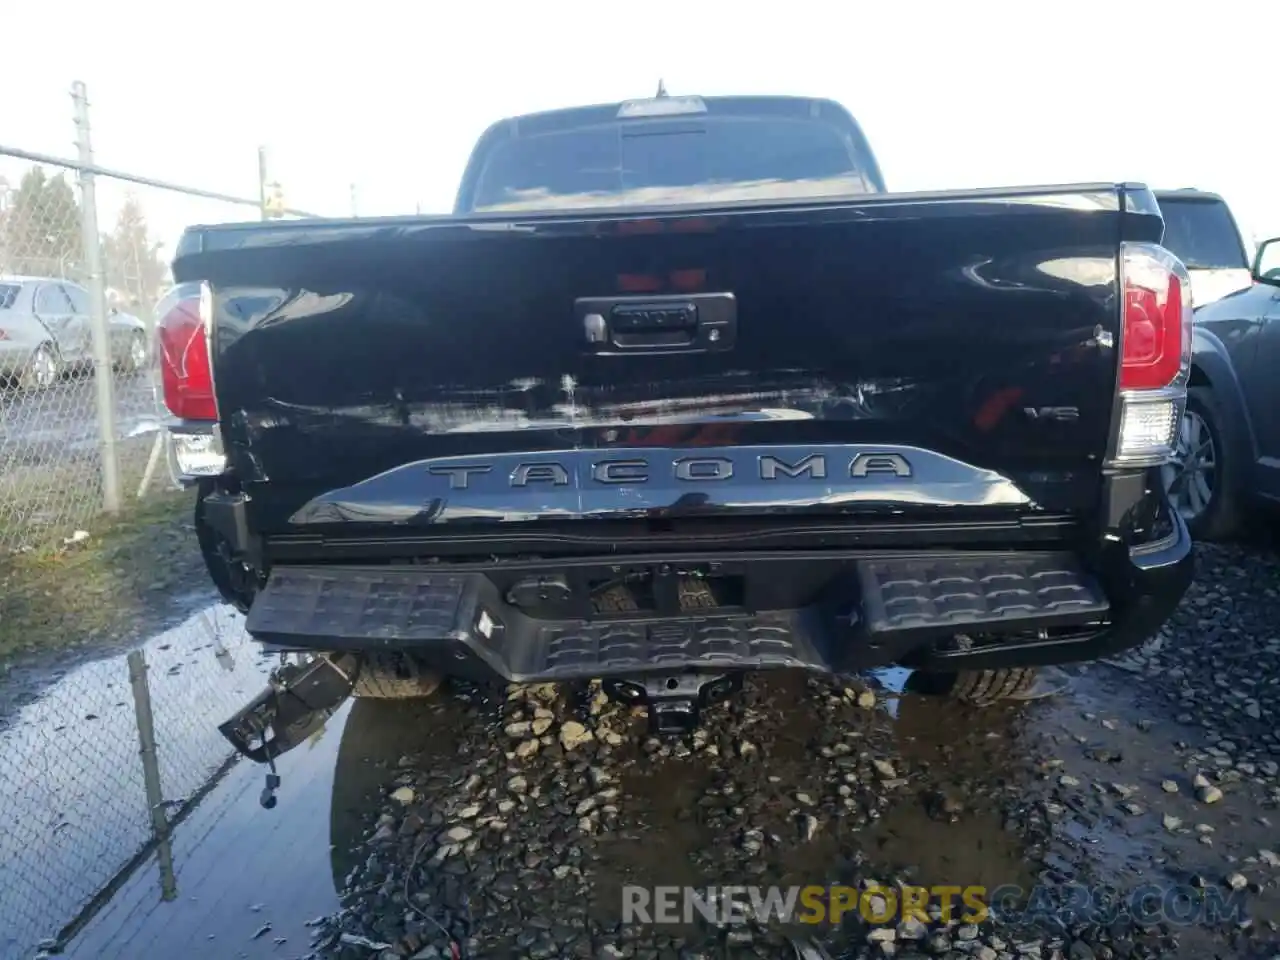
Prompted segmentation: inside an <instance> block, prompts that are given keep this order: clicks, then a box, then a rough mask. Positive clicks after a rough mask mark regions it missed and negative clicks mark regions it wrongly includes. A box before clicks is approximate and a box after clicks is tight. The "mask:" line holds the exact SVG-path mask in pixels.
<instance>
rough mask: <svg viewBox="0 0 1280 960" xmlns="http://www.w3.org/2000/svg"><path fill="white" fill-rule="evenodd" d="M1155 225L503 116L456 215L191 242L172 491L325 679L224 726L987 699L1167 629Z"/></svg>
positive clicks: (166, 352)
mask: <svg viewBox="0 0 1280 960" xmlns="http://www.w3.org/2000/svg"><path fill="white" fill-rule="evenodd" d="M1162 230H1163V224H1162V221H1161V217H1160V213H1159V208H1158V206H1157V203H1156V200H1155V198H1154V197H1153V195H1152V193H1151V192H1150V191H1149V190H1148V189H1147V188H1145V187H1143V186H1141V185H1133V184H1119V185H1115V184H1094V185H1075V186H1053V187H1042V188H1019V189H1009V190H981V191H966V192H953V193H934V194H895V193H889V192H886V190H885V186H884V182H883V179H882V176H881V173H880V171H879V168H878V166H877V163H876V160H875V159H874V157H873V155H872V153H871V150H870V149H869V147H868V145H867V142H866V140H865V138H864V136H863V134H862V132H861V131H860V129H859V127H858V125H857V124H856V123H855V121H854V120H853V118H852V117H851V116H850V115H849V114H848V113H847V112H846V110H845V109H843V108H842V107H841V106H839V105H837V104H836V103H833V102H830V101H827V100H817V99H802V98H790V97H724V98H711V97H708V98H695V97H658V98H655V99H652V100H641V101H633V102H627V103H623V104H613V105H607V106H592V107H582V108H573V109H565V110H558V111H554V112H548V113H540V114H535V115H531V116H523V117H519V118H517V119H511V120H504V121H501V122H499V123H496V124H494V125H493V126H492V127H491V128H489V130H488V131H487V132H486V133H485V134H484V135H483V136H482V137H481V139H480V140H479V142H478V144H477V145H476V147H475V150H474V153H473V155H472V158H471V160H470V163H469V165H468V167H467V168H466V171H465V175H464V177H463V179H462V184H461V189H460V191H459V193H458V200H457V209H456V211H455V212H454V214H453V215H450V216H440V217H422V216H415V217H396V218H377V219H356V220H326V221H303V220H299V221H288V222H273V223H250V224H233V225H224V226H211V227H193V228H191V229H189V230H188V231H187V232H186V234H185V236H184V238H183V239H182V241H181V244H180V247H179V250H178V253H177V257H176V259H175V261H174V264H173V270H174V274H175V277H176V278H177V280H178V281H179V284H180V286H179V287H178V289H177V291H175V295H174V297H173V298H172V299H171V300H170V302H169V303H168V304H167V305H166V313H165V315H164V317H163V318H162V319H161V322H160V325H159V327H160V337H161V342H162V349H161V351H160V353H161V355H162V375H163V385H164V397H165V401H166V404H167V406H168V408H169V410H170V411H171V413H172V414H173V415H174V416H175V418H177V420H176V422H175V423H174V425H173V427H172V437H173V444H172V447H173V450H174V456H175V460H176V466H177V469H178V470H179V471H180V472H181V473H182V474H183V475H184V476H186V477H187V478H188V479H189V480H191V481H192V482H193V483H194V484H196V485H197V486H198V490H199V494H198V503H197V521H198V527H199V532H200V539H201V544H202V547H203V549H204V551H205V555H206V557H207V558H208V562H209V567H210V571H211V573H212V576H213V578H214V580H215V581H216V583H217V585H218V587H219V588H220V590H221V591H222V594H223V596H225V598H226V599H228V600H229V601H231V602H232V603H234V604H236V605H237V606H239V607H240V608H241V609H242V610H244V611H246V612H247V629H248V631H249V632H250V633H251V634H252V635H253V636H254V637H255V638H256V639H258V640H260V641H261V642H262V643H264V644H267V645H269V646H270V648H272V649H278V650H280V651H310V652H312V653H314V654H320V655H319V656H312V657H304V658H299V659H302V660H304V661H306V665H305V666H303V665H297V664H295V665H293V666H291V667H290V668H289V669H290V670H291V671H293V672H290V673H287V674H286V675H282V677H278V678H277V680H276V683H275V684H274V685H273V688H272V690H270V691H268V692H267V693H265V694H264V695H263V697H262V698H261V699H260V700H259V701H258V702H256V703H255V704H253V705H251V706H250V707H249V708H247V710H246V712H245V713H244V714H242V715H241V716H239V717H238V718H235V719H234V720H233V721H231V722H229V723H228V724H227V725H226V726H224V733H226V734H227V735H228V736H230V737H231V738H232V739H233V740H235V741H236V742H237V743H238V744H239V745H241V746H242V748H246V749H248V747H247V741H248V739H249V738H250V735H257V736H259V737H265V736H268V735H269V734H272V733H274V734H275V735H278V736H285V734H284V733H282V731H284V730H285V729H286V728H288V727H289V726H290V724H292V723H294V722H295V721H298V722H301V721H299V720H298V718H299V717H301V716H302V715H303V712H304V708H307V709H313V710H314V709H323V708H324V707H326V706H327V705H329V704H331V703H333V702H336V700H338V699H341V698H343V697H345V696H346V695H347V693H348V692H350V691H351V690H352V689H354V692H355V693H356V695H363V696H407V695H413V694H420V693H425V692H428V691H429V690H431V689H432V688H433V687H434V685H435V684H436V683H437V682H438V679H437V678H438V677H439V676H440V675H442V674H443V675H446V676H458V677H463V678H466V679H470V680H473V681H483V680H497V681H505V682H533V681H537V682H546V681H554V682H566V683H585V682H586V681H588V680H589V679H591V678H599V679H600V680H601V681H602V683H603V685H604V687H605V689H606V690H607V691H608V692H609V693H610V695H612V696H614V697H617V698H619V699H620V700H622V701H624V702H628V703H632V704H637V705H640V704H644V705H647V706H648V707H649V712H650V717H651V721H652V722H653V724H654V726H655V727H656V728H657V729H659V730H685V729H688V728H689V727H690V726H691V725H693V724H694V723H696V722H697V721H698V715H699V707H700V706H701V705H703V704H705V703H707V702H708V701H709V700H712V699H715V698H717V697H720V696H723V695H725V694H728V693H730V692H732V690H733V689H734V688H735V685H736V683H737V680H738V678H739V677H740V676H741V675H742V673H743V672H744V671H748V670H755V669H766V668H767V669H784V668H786V669H796V670H805V671H812V672H817V673H826V674H841V673H845V672H852V671H857V670H861V669H865V668H870V667H875V666H877V665H886V664H903V665H909V666H912V667H915V668H918V669H919V670H921V671H924V672H926V673H929V672H931V673H934V674H939V675H945V676H950V677H952V678H954V681H955V682H954V684H953V689H954V690H955V692H956V694H957V695H958V696H962V697H966V698H968V699H971V700H990V699H993V698H997V697H1000V696H1002V695H1007V694H1010V693H1014V692H1016V691H1018V690H1019V689H1021V688H1023V687H1025V685H1026V683H1027V680H1028V677H1029V676H1030V674H1031V672H1032V668H1034V667H1035V666H1036V665H1040V664H1047V663H1055V662H1063V661H1073V660H1082V659H1090V658H1096V657H1100V656H1106V655H1110V654H1112V653H1114V652H1116V651H1118V650H1120V649H1123V648H1125V647H1128V646H1130V645H1132V644H1135V643H1138V642H1140V641H1142V640H1144V639H1145V638H1147V637H1149V636H1150V635H1151V634H1152V633H1153V632H1154V631H1155V630H1156V629H1157V628H1158V627H1159V626H1160V625H1161V624H1162V623H1163V622H1164V620H1165V619H1166V618H1167V617H1168V616H1169V614H1170V612H1171V611H1172V610H1173V608H1174V607H1175V605H1176V604H1177V603H1178V602H1179V600H1180V598H1181V596H1182V594H1183V592H1184V590H1185V589H1186V587H1187V585H1188V582H1189V580H1190V577H1191V573H1192V548H1191V543H1190V539H1189V537H1188V534H1187V530H1186V527H1185V525H1184V524H1183V522H1182V520H1181V519H1180V518H1179V516H1178V515H1177V514H1176V512H1174V511H1172V510H1171V509H1170V508H1169V503H1168V500H1167V498H1166V495H1165V493H1164V490H1163V486H1162V484H1161V481H1160V470H1159V468H1160V466H1161V465H1162V464H1164V463H1165V462H1166V461H1167V460H1168V458H1169V456H1170V452H1171V447H1172V444H1173V442H1174V431H1175V427H1176V424H1177V423H1178V420H1179V416H1180V413H1181V409H1182V406H1183V404H1184V402H1185V398H1186V389H1187V378H1188V369H1189V350H1190V345H1191V308H1190V291H1189V287H1188V278H1187V272H1186V270H1185V269H1184V268H1183V267H1182V265H1181V264H1180V263H1179V262H1178V261H1177V259H1176V258H1174V257H1173V256H1172V255H1171V254H1169V253H1168V252H1167V251H1166V250H1164V248H1162V247H1161V246H1160V245H1159V241H1160V239H1161V235H1162ZM282 718H283V719H282ZM255 732H256V734H255ZM255 749H257V751H258V752H257V753H256V756H258V757H259V758H260V759H261V758H263V757H269V756H270V755H271V749H270V748H268V749H266V750H265V752H264V751H263V748H261V747H259V748H255ZM251 755H253V754H252V753H251Z"/></svg>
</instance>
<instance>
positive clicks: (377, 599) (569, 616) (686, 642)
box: [247, 520, 1193, 682]
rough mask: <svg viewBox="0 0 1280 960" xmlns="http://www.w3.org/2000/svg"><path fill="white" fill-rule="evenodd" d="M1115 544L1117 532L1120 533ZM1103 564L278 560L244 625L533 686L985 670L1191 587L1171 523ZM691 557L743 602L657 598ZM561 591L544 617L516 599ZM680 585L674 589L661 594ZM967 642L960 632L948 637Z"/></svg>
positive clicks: (1017, 662)
mask: <svg viewBox="0 0 1280 960" xmlns="http://www.w3.org/2000/svg"><path fill="white" fill-rule="evenodd" d="M1117 546H1118V545H1117ZM1105 555H1106V556H1109V557H1110V558H1111V560H1110V562H1109V563H1105V564H1103V566H1104V568H1105V569H1102V570H1099V571H1097V572H1087V571H1086V570H1085V569H1084V568H1083V566H1082V564H1081V562H1080V559H1079V558H1078V557H1076V556H1074V555H1073V554H1071V553H1068V552H1054V551H1003V552H993V551H956V550H952V551H946V552H937V551H935V552H921V551H856V550H841V551H807V552H798V551H785V552H784V551H773V552H767V551H757V552H741V553H734V554H720V555H717V556H716V558H715V559H714V560H713V561H708V560H707V558H706V557H705V556H702V557H689V556H673V555H659V556H649V557H644V556H637V557H628V558H625V559H620V558H616V557H614V558H595V559H574V560H566V561H559V562H557V563H555V564H552V563H551V562H550V561H542V562H529V563H526V564H511V563H504V564H503V565H501V567H497V566H490V567H488V568H486V567H484V566H479V565H474V564H467V565H458V566H456V567H449V568H447V569H446V572H437V570H438V569H439V568H436V569H432V568H424V567H421V566H417V567H392V566H327V565H324V566H322V565H313V566H290V565H283V566H276V567H275V568H274V570H273V571H272V573H271V576H270V579H269V580H268V582H267V585H266V587H265V589H264V590H263V591H262V592H261V593H260V594H259V595H258V596H257V597H256V599H255V600H254V603H253V606H252V608H251V609H250V612H249V617H248V622H247V628H248V630H249V632H250V633H251V634H252V635H253V636H254V637H255V638H256V639H258V640H260V641H262V642H264V643H267V644H270V645H272V646H275V647H279V648H282V649H293V650H324V651H353V652H362V651H364V652H367V651H399V652H411V653H413V654H415V655H416V656H418V657H421V658H422V659H424V660H425V661H427V662H428V663H429V664H431V665H433V666H434V667H436V668H437V669H439V670H441V671H442V672H444V673H446V674H450V675H455V676H463V677H467V678H469V679H475V680H481V681H486V680H487V681H499V682H535V681H570V680H580V679H587V678H595V677H600V678H608V677H635V676H639V675H644V674H654V673H662V674H673V673H680V672H687V671H691V670H698V671H702V670H705V671H718V672H725V671H734V670H746V669H762V668H780V667H789V668H798V669H804V670H809V671H813V672H817V673H828V674H843V673H850V672H855V671H858V670H862V669H866V668H869V667H875V666H882V665H887V664H891V663H901V664H907V665H911V666H916V667H918V668H922V669H927V670H948V671H949V670H959V669H991V668H997V667H1008V666H1029V665H1037V664H1049V663H1063V662H1070V661H1080V660H1090V659H1096V658H1098V657H1105V656H1111V655H1113V654H1115V653H1116V652H1118V651H1120V650H1123V649H1125V648H1127V647H1130V646H1133V645H1135V644H1138V643H1141V642H1142V641H1144V640H1145V639H1147V638H1148V637H1150V636H1151V635H1152V634H1154V633H1155V631H1156V630H1158V629H1159V627H1160V625H1161V624H1162V623H1164V621H1165V620H1166V619H1167V618H1168V617H1169V615H1170V614H1171V613H1172V612H1173V609H1174V608H1175V607H1176V606H1177V604H1178V602H1179V601H1180V600H1181V598H1182V596H1183V594H1184V592H1185V591H1186V589H1187V587H1188V585H1189V584H1190V581H1191V577H1192V571H1193V552H1192V545H1191V539H1190V536H1189V535H1188V533H1187V530H1186V527H1185V526H1184V525H1183V523H1182V522H1181V521H1180V520H1175V523H1174V533H1173V535H1172V536H1171V537H1170V538H1168V539H1167V540H1166V541H1165V542H1164V543H1162V544H1159V545H1157V546H1156V547H1155V548H1150V547H1148V548H1145V549H1142V550H1138V551H1127V550H1126V551H1123V552H1122V553H1117V552H1116V550H1111V552H1110V553H1106V554H1105ZM689 571H697V575H699V576H710V577H713V578H714V577H721V578H725V579H726V580H732V581H733V582H735V583H736V584H738V585H739V592H738V594H737V596H736V598H735V602H736V606H724V607H717V608H713V609H711V610H704V611H696V610H688V609H680V608H679V607H673V606H672V605H670V604H667V605H664V603H663V596H664V594H665V593H666V590H667V588H668V587H670V589H671V590H672V591H674V586H673V584H674V582H675V581H676V580H678V579H679V578H680V577H681V576H682V575H685V576H687V575H688V573H689ZM630 576H641V577H642V576H650V577H651V582H652V584H653V589H652V595H653V596H654V597H655V598H656V600H655V602H654V605H653V607H652V608H647V609H646V610H645V611H643V612H628V613H622V614H612V615H607V616H602V615H594V614H584V611H583V609H582V608H581V607H580V606H577V605H575V604H577V602H578V601H576V600H575V599H574V598H575V597H581V596H582V595H583V594H584V588H586V587H587V586H588V585H590V584H599V583H600V582H601V581H602V580H609V579H618V578H626V577H630ZM530 592H532V593H534V594H538V595H539V597H540V600H539V602H543V601H548V598H549V597H550V602H551V603H552V605H553V606H554V604H555V603H557V602H559V603H561V604H562V608H561V612H560V613H559V614H556V615H554V616H552V617H548V616H547V615H546V613H545V603H543V606H542V607H540V608H539V609H538V613H537V615H530V613H529V612H528V610H529V609H530V608H529V606H528V605H527V604H526V603H524V602H523V600H522V599H521V597H525V598H527V597H528V595H529V594H530ZM670 596H674V592H672V593H671V594H670ZM958 634H960V635H964V636H965V637H966V638H967V639H966V640H965V641H964V642H962V643H960V644H957V643H956V642H955V640H954V638H955V637H956V635H958Z"/></svg>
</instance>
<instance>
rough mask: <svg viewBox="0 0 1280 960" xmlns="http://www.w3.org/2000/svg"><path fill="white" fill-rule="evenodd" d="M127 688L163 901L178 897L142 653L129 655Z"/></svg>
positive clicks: (144, 660)
mask: <svg viewBox="0 0 1280 960" xmlns="http://www.w3.org/2000/svg"><path fill="white" fill-rule="evenodd" d="M127 660H128V663H129V686H130V687H132V688H133V716H134V720H135V721H136V722H137V725H138V748H139V749H138V752H139V754H140V755H141V757H142V783H143V787H144V789H145V790H146V796H147V811H148V812H149V814H150V817H151V833H152V836H153V837H154V838H155V841H156V853H157V859H158V860H159V861H160V890H161V897H162V899H164V900H172V899H174V898H175V897H176V896H177V895H178V889H177V880H176V878H175V876H174V872H173V846H172V844H171V843H170V842H169V817H168V814H166V813H165V811H164V806H163V804H164V791H163V789H162V788H161V786H160V758H159V755H158V753H157V751H156V727H155V721H154V719H153V717H152V713H151V685H150V684H149V683H148V682H147V661H146V658H145V657H144V656H143V653H142V651H141V650H131V651H129V656H128V658H127Z"/></svg>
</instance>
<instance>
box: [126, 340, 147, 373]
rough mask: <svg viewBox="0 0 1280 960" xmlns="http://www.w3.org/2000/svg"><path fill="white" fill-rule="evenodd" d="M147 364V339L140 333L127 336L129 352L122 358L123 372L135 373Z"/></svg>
mask: <svg viewBox="0 0 1280 960" xmlns="http://www.w3.org/2000/svg"><path fill="white" fill-rule="evenodd" d="M146 365H147V340H146V338H145V337H144V336H143V335H142V334H141V333H134V334H131V335H130V337H129V352H128V353H127V354H125V358H124V372H125V373H137V372H138V371H139V370H141V369H142V368H143V367H145V366H146Z"/></svg>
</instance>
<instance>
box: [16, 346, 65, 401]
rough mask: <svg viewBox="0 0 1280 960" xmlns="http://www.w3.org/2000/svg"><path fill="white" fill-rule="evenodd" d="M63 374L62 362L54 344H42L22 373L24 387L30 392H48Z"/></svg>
mask: <svg viewBox="0 0 1280 960" xmlns="http://www.w3.org/2000/svg"><path fill="white" fill-rule="evenodd" d="M61 374H62V362H61V361H60V360H59V359H58V352H57V351H56V350H55V349H54V348H53V345H52V344H48V343H42V344H40V346H38V347H36V350H35V353H33V354H31V359H30V360H28V361H27V367H26V369H25V370H23V372H22V385H23V386H24V387H25V388H26V389H28V390H48V389H49V388H50V387H52V386H53V385H54V384H55V383H57V382H58V377H59V376H60V375H61Z"/></svg>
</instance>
